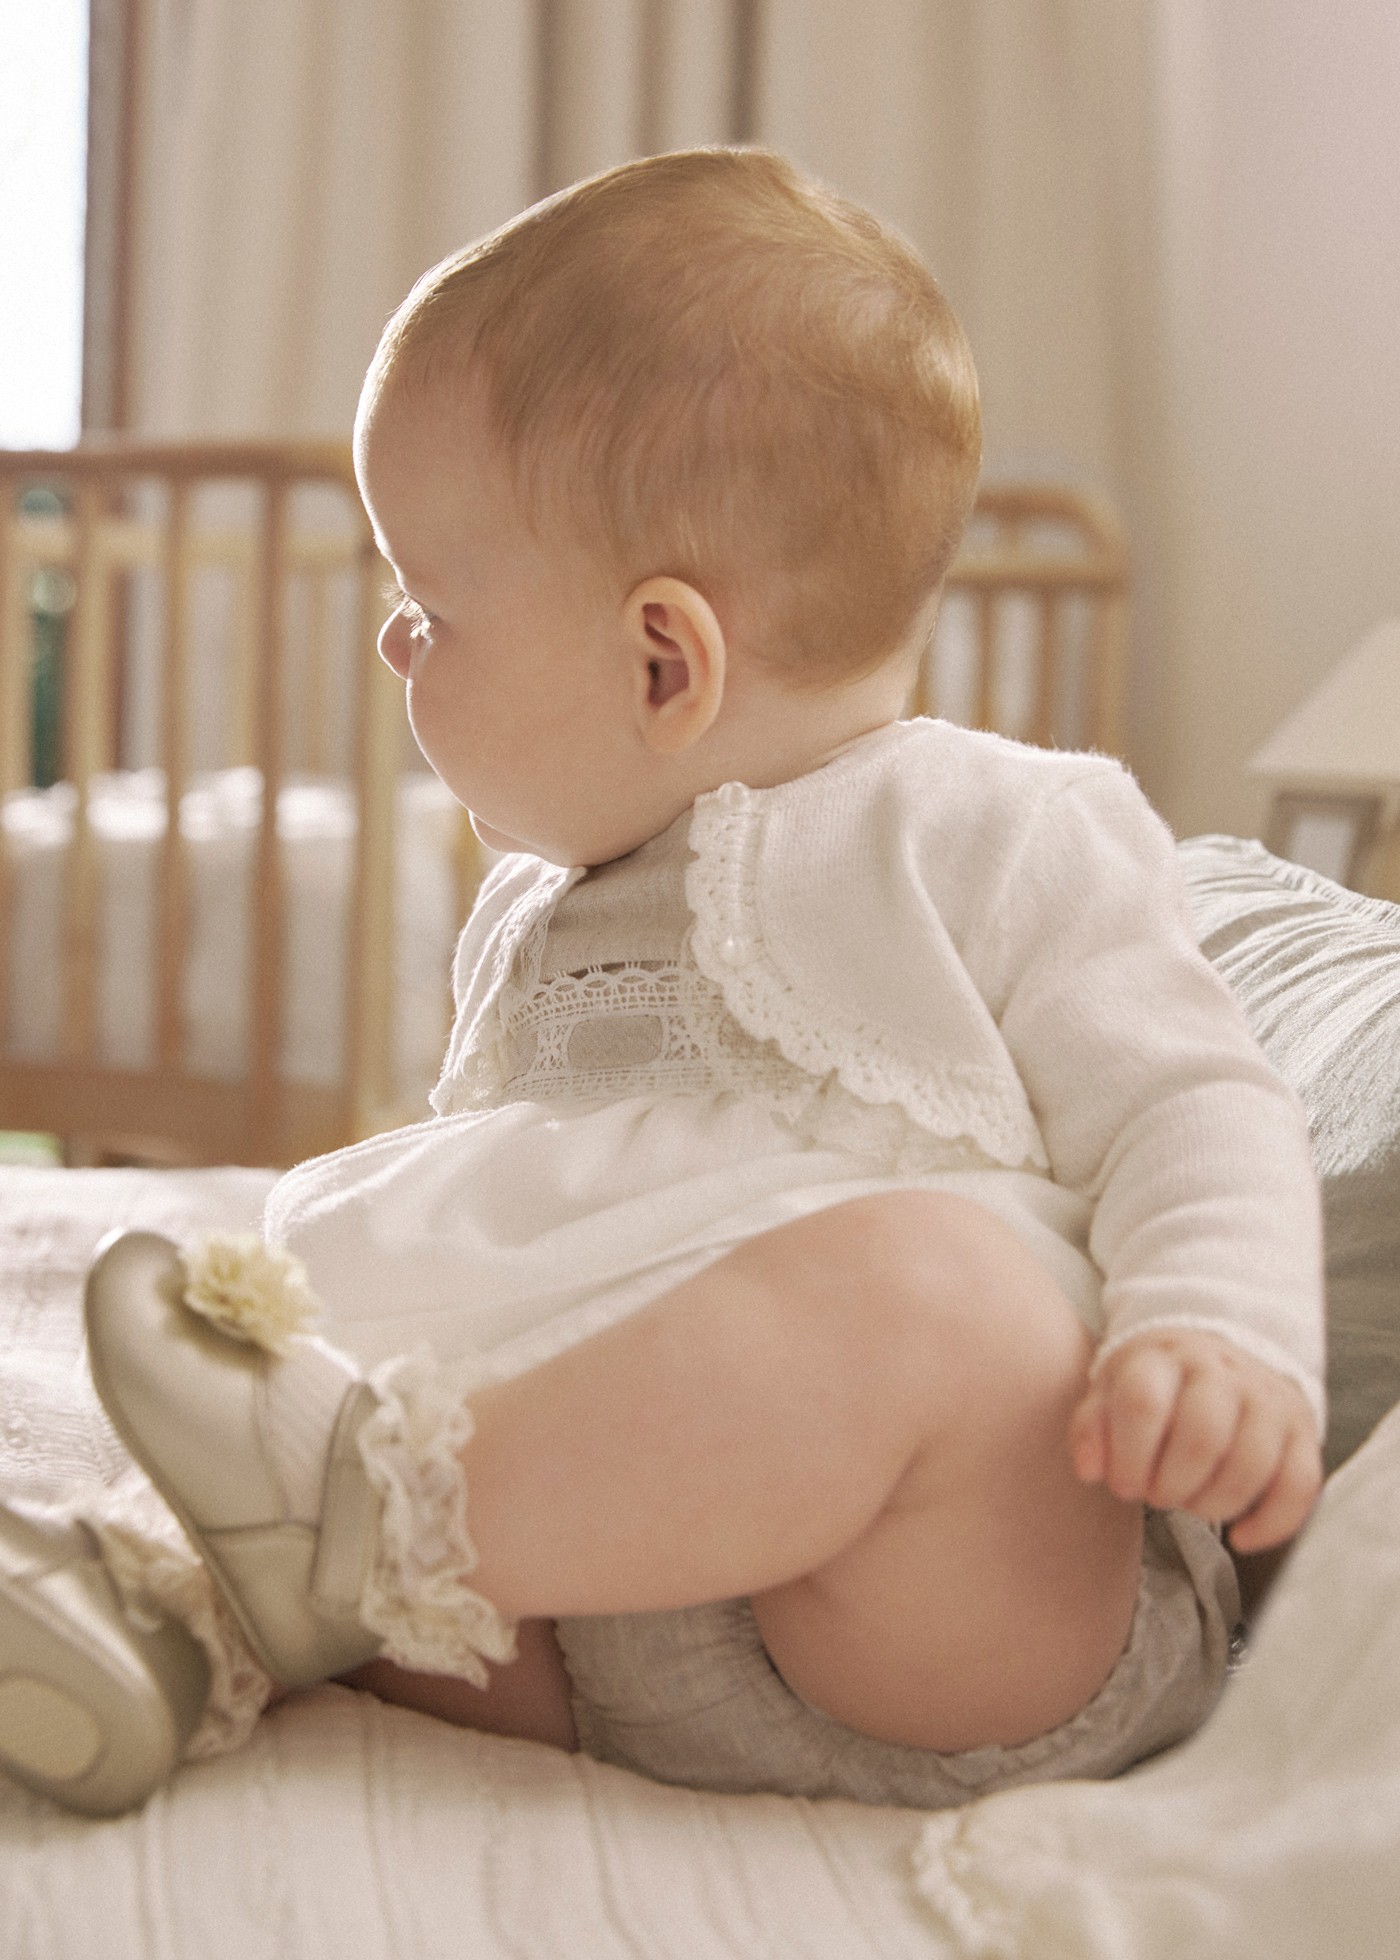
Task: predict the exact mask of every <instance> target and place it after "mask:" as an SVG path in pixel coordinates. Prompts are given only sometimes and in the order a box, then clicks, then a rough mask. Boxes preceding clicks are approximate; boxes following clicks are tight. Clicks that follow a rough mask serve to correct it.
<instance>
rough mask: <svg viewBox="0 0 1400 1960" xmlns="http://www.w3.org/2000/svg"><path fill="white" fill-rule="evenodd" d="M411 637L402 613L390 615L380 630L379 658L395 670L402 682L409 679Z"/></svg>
mask: <svg viewBox="0 0 1400 1960" xmlns="http://www.w3.org/2000/svg"><path fill="white" fill-rule="evenodd" d="M409 635H410V628H409V624H408V621H407V620H406V619H405V618H404V616H403V613H402V611H398V612H392V613H390V615H389V617H388V618H387V619H386V620H385V622H384V624H383V625H382V626H381V627H380V629H379V658H380V659H381V660H382V661H383V662H384V663H385V665H386V666H389V667H392V668H393V670H394V672H395V673H396V674H397V675H398V676H399V679H400V680H407V679H408V659H409V651H410V645H409Z"/></svg>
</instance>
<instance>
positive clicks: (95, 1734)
mask: <svg viewBox="0 0 1400 1960" xmlns="http://www.w3.org/2000/svg"><path fill="white" fill-rule="evenodd" d="M55 1578H57V1579H59V1580H60V1581H61V1583H62V1584H64V1585H66V1586H67V1587H68V1588H69V1589H70V1590H69V1592H68V1594H67V1603H66V1604H65V1599H64V1597H62V1596H60V1597H57V1598H54V1597H48V1596H46V1595H45V1593H44V1592H43V1591H42V1590H40V1588H42V1587H44V1586H45V1585H52V1584H53V1583H54V1580H55ZM208 1678H209V1677H208V1663H207V1661H206V1660H205V1658H204V1653H203V1650H202V1649H201V1648H200V1647H199V1646H198V1645H197V1643H196V1642H195V1641H194V1640H193V1638H192V1636H191V1635H189V1634H187V1633H186V1632H185V1630H184V1629H183V1628H182V1627H175V1626H173V1625H170V1624H168V1623H167V1624H166V1625H164V1626H162V1627H160V1628H158V1629H157V1630H156V1631H155V1632H154V1633H142V1632H140V1631H138V1630H137V1629H136V1628H135V1627H133V1626H132V1625H131V1624H130V1622H129V1621H128V1620H127V1619H126V1617H125V1615H124V1613H123V1611H122V1607H121V1602H120V1600H119V1599H118V1597H117V1593H116V1589H115V1587H114V1586H113V1584H112V1581H111V1579H110V1578H109V1577H108V1575H107V1573H106V1570H105V1568H104V1567H102V1565H101V1564H100V1561H99V1559H98V1558H97V1556H96V1554H95V1553H94V1555H93V1557H92V1558H91V1559H85V1560H82V1561H81V1562H79V1563H77V1564H76V1565H74V1566H71V1567H69V1568H66V1569H63V1570H60V1571H59V1572H58V1573H57V1574H55V1573H47V1574H37V1575H36V1574H34V1573H32V1572H27V1573H21V1574H19V1575H18V1576H16V1575H15V1574H13V1573H3V1574H0V1768H2V1769H4V1770H5V1771H6V1772H7V1773H8V1774H9V1775H10V1776H11V1777H13V1778H14V1779H15V1781H16V1782H19V1783H22V1784H23V1785H24V1786H25V1787H26V1788H27V1789H30V1790H34V1791H36V1792H38V1794H39V1795H41V1796H46V1797H50V1798H52V1799H53V1800H54V1801H55V1802H57V1803H60V1804H62V1805H63V1806H64V1807H65V1808H66V1809H69V1810H76V1811H80V1812H82V1813H84V1814H86V1815H89V1816H96V1817H111V1816H117V1815H119V1814H120V1813H121V1812H123V1811H126V1810H132V1809H134V1808H135V1807H136V1806H137V1805H139V1804H141V1803H143V1802H144V1801H145V1800H146V1798H147V1797H148V1796H150V1794H151V1793H152V1791H153V1790H155V1789H156V1788H157V1787H158V1786H159V1785H160V1784H161V1783H163V1782H164V1781H165V1779H166V1778H167V1777H168V1776H169V1775H170V1773H171V1771H172V1770H173V1769H174V1767H175V1765H176V1763H177V1762H178V1761H179V1758H180V1754H181V1752H182V1750H183V1748H184V1745H185V1743H186V1741H187V1740H188V1737H189V1734H190V1732H191V1731H192V1730H193V1728H194V1726H195V1723H196V1722H197V1720H198V1716H199V1711H200V1710H201V1709H202V1707H203V1705H204V1701H205V1699H206V1696H207V1691H208Z"/></svg>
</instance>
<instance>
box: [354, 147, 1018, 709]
mask: <svg viewBox="0 0 1400 1960" xmlns="http://www.w3.org/2000/svg"><path fill="white" fill-rule="evenodd" d="M469 378H470V379H471V380H473V381H476V382H479V383H480V384H481V385H482V386H483V388H484V392H485V399H486V404H487V409H488V413H489V416H490V419H491V421H492V423H493V425H494V429H495V433H496V435H497V437H498V438H499V440H500V442H501V444H502V447H503V450H504V452H505V453H506V454H507V455H508V456H510V457H511V458H512V459H513V462H514V467H515V471H516V475H517V479H518V483H519V487H520V490H521V494H522V497H523V500H524V506H525V508H526V509H527V510H528V511H529V512H530V513H531V514H532V515H533V516H535V517H536V518H537V519H539V520H541V521H545V522H547V521H548V520H549V519H550V518H551V517H558V518H561V519H562V520H563V521H564V523H565V524H566V525H567V527H568V528H569V529H570V530H571V531H572V533H573V534H574V535H575V536H576V537H578V538H581V539H584V540H586V541H587V542H588V543H589V544H590V546H591V547H592V548H593V549H595V550H596V551H598V552H600V553H602V554H604V555H605V556H606V558H607V560H608V561H609V562H610V564H611V565H612V566H613V567H614V568H615V569H616V570H617V572H618V573H619V574H620V575H621V577H622V579H623V580H624V581H625V582H627V583H629V584H635V583H636V582H637V581H638V580H640V579H642V578H644V577H646V576H647V575H649V574H652V573H656V572H666V573H669V574H671V575H673V576H675V577H677V578H682V579H685V580H688V581H689V582H691V583H693V584H694V585H695V586H697V587H698V589H699V590H700V591H702V592H704V593H705V594H706V596H707V597H708V598H709V600H710V601H711V603H712V604H713V605H714V606H715V607H716V609H717V611H718V612H719V613H720V616H721V617H722V618H724V619H725V620H726V623H727V624H728V623H729V622H730V621H732V622H733V625H734V629H735V630H736V631H737V634H738V637H739V638H740V640H741V641H742V642H743V643H744V644H747V645H749V646H751V647H752V648H753V650H754V652H755V653H756V654H757V655H758V657H760V658H762V659H763V660H764V661H766V662H769V663H771V664H772V666H773V667H775V668H777V669H779V670H780V671H781V672H782V673H783V674H784V675H785V676H786V677H788V678H789V679H791V680H793V681H795V682H797V683H798V684H803V683H811V684H812V685H822V684H825V683H827V682H831V681H834V680H839V679H842V678H844V677H847V676H850V675H852V674H853V673H856V672H859V671H861V670H864V669H868V668H869V667H871V666H873V665H874V664H876V663H877V662H878V661H879V660H881V659H882V658H883V657H884V656H886V655H888V654H890V653H892V652H894V651H895V650H896V649H897V648H899V647H901V646H902V645H903V644H904V643H905V642H906V641H907V640H908V639H909V637H910V635H911V634H913V633H915V632H916V631H917V629H918V624H919V621H920V619H921V618H922V617H923V616H925V615H926V613H927V610H928V606H929V602H930V600H931V598H933V597H934V596H935V595H936V593H937V590H938V587H939V584H940V581H941V579H942V576H943V573H944V571H945V570H946V568H947V565H948V563H949V561H950V559H951V558H952V555H953V553H954V551H955V550H956V548H957V544H958V541H959V538H960V537H961V535H962V530H963V526H964V524H965V521H966V517H967V512H968V509H969V507H970V504H971V500H972V495H973V491H974V488H975V483H976V476H977V468H978V462H979V456H980V424H979V415H978V401H977V380H976V374H975V371H974V368H973V364H972V357H971V354H970V353H969V350H968V346H967V342H966V341H965V339H964V337H963V334H962V331H961V329H960V327H959V325H958V322H957V320H956V318H955V317H954V315H953V313H952V310H951V308H950V307H949V306H948V304H947V302H946V301H945V300H944V298H943V296H942V294H941V292H940V291H939V289H938V287H937V285H936V284H935V283H934V280H933V278H932V276H931V275H930V273H929V272H928V270H927V268H926V267H925V266H924V265H923V263H922V262H921V261H920V259H919V258H918V257H917V256H916V254H915V253H914V252H913V251H912V250H911V249H910V247H909V246H907V245H906V244H905V243H904V242H903V240H902V239H900V238H898V237H897V236H896V235H894V234H893V233H891V232H890V231H889V230H888V228H886V227H885V226H883V225H882V224H880V223H879V221H878V220H876V219H875V218H874V217H872V216H871V215H870V214H869V213H867V212H865V211H863V210H861V209H860V208H858V207H857V206H854V205H851V204H848V203H846V202H845V201H844V200H842V199H840V198H837V197H835V196H834V195H833V194H831V193H830V192H828V191H826V190H824V189H820V188H818V187H817V186H815V185H813V184H811V183H809V182H807V181H805V180H804V179H803V178H802V177H801V176H799V175H798V173H797V172H796V171H795V170H794V169H793V168H792V167H791V165H789V164H788V163H786V162H785V161H784V160H783V159H782V158H781V157H778V156H775V155H773V154H771V153H769V152H766V151H762V150H723V149H716V150H695V151H686V152H682V153H679V154H676V155H670V156H660V157H650V158H646V159H644V160H642V161H639V162H635V163H629V164H624V165H622V166H621V167H620V168H618V169H615V170H610V171H608V172H606V173H604V174H603V175H602V176H599V177H595V178H592V179H590V180H588V181H586V182H584V183H581V184H577V185H575V186H573V188H572V189H570V190H567V191H565V192H563V193H561V194H560V195H559V196H557V197H553V198H550V199H548V200H547V201H546V202H545V203H543V204H540V205H536V206H535V207H534V208H533V209H532V210H530V211H527V212H526V213H525V214H524V215H523V216H522V217H519V218H517V219H515V220H513V221H512V222H511V223H510V224H507V225H505V226H503V227H502V228H501V229H500V230H499V231H496V232H493V233H492V234H491V235H490V236H489V237H487V238H485V239H483V240H482V241H481V242H480V243H478V244H476V245H473V246H471V247H469V248H468V249H467V250H466V251H464V252H461V253H459V254H457V255H456V256H455V257H453V258H450V259H447V260H445V261H444V262H443V263H442V264H441V265H439V266H437V267H435V268H434V269H433V270H432V271H431V272H429V273H427V274H426V275H425V276H424V277H423V278H422V279H421V280H420V281H419V282H418V284H417V285H416V286H415V288H414V289H413V291H412V293H411V294H410V295H409V297H408V299H407V300H406V301H405V302H404V304H403V305H402V306H401V307H400V309H399V311H398V313H397V314H396V315H395V316H394V319H393V320H392V321H391V323H390V325H389V328H388V329H387V331H386V333H385V335H384V338H383V340H382V341H381V343H380V347H379V351H378V354H377V355H376V357H375V362H374V366H373V367H372V368H371V370H370V377H369V381H368V383H367V389H368V390H369V391H372V392H375V393H377V392H378V391H379V390H381V389H384V388H390V387H396V386H400V385H402V386H412V385H414V384H417V385H420V386H436V387H443V388H446V389H447V390H449V391H457V390H460V389H462V388H463V387H464V385H466V383H467V381H468V379H469Z"/></svg>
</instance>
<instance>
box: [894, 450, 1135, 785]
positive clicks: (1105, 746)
mask: <svg viewBox="0 0 1400 1960" xmlns="http://www.w3.org/2000/svg"><path fill="white" fill-rule="evenodd" d="M1127 594H1128V557H1127V549H1126V546H1125V544H1124V540H1123V536H1122V532H1121V530H1120V528H1119V525H1118V523H1117V520H1116V519H1115V518H1114V516H1113V514H1112V513H1111V512H1110V511H1109V510H1107V509H1106V508H1105V507H1104V505H1103V504H1101V503H1100V502H1098V501H1097V500H1096V499H1095V498H1092V497H1090V496H1087V495H1086V494H1085V493H1083V492H1082V491H1078V490H1073V489H1069V488H1067V487H1065V486H1063V485H1058V484H1032V483H984V484H983V485H982V487H981V488H980V490H979V491H978V494H977V504H976V507H975V509H974V512H973V517H972V522H971V524H970V525H969V527H968V534H967V537H966V539H965V541H964V544H963V548H962V550H961V551H960V552H959V554H958V557H957V559H956V560H955V561H954V564H953V566H952V569H951V570H950V572H949V574H948V579H947V583H946V587H945V596H944V601H943V609H942V613H941V615H940V619H939V624H938V628H937V631H936V632H935V634H934V642H933V648H932V651H931V654H930V657H929V658H928V659H927V660H926V661H925V662H924V667H923V671H922V674H921V676H920V681H919V686H918V689H917V691H916V696H915V704H914V705H915V706H916V708H917V709H918V711H919V712H920V713H922V714H948V715H950V716H951V718H952V719H955V720H959V721H967V722H970V723H971V724H972V725H973V726H974V727H978V728H991V729H997V730H999V731H1000V732H1002V733H1003V734H1010V735H1015V736H1018V737H1019V738H1020V739H1021V740H1023V741H1028V742H1035V743H1037V744H1038V745H1039V746H1041V747H1042V748H1052V747H1059V748H1094V749H1101V750H1102V751H1103V752H1104V753H1105V754H1108V755H1118V756H1121V755H1122V754H1123V753H1124V739H1125V736H1124V685H1125V677H1126V676H1125V670H1126V655H1127ZM945 650H946V651H947V653H948V654H949V655H950V656H953V657H952V658H950V659H949V660H948V661H947V662H946V663H945V661H944V659H943V658H942V657H941V655H942V654H943V653H944V651H945ZM945 665H946V666H952V667H953V668H955V669H958V670H960V671H958V672H957V673H956V675H955V676H953V677H951V678H952V679H953V680H954V681H955V683H956V684H955V687H954V689H953V690H952V691H954V692H955V693H956V695H957V696H958V697H959V698H958V699H957V700H950V699H948V698H946V697H947V695H948V693H949V692H950V688H949V679H950V677H949V676H947V675H946V674H945V671H944V669H945ZM1013 669H1014V670H1016V671H1014V672H1013V671H1011V670H1013Z"/></svg>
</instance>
